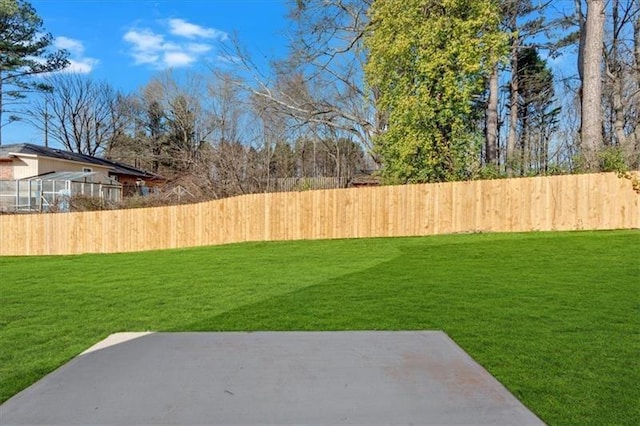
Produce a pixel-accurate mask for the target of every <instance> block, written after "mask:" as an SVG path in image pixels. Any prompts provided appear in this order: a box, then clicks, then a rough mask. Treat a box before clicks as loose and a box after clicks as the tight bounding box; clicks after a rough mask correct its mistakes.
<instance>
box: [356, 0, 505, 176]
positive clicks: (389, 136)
mask: <svg viewBox="0 0 640 426" xmlns="http://www.w3.org/2000/svg"><path fill="white" fill-rule="evenodd" d="M370 16H371V17H372V22H373V26H372V31H371V32H370V34H369V35H368V36H367V38H366V45H367V48H368V50H369V55H370V57H369V62H368V63H367V65H366V67H365V73H366V76H367V81H368V82H369V84H370V85H372V86H373V87H376V89H377V90H378V91H379V93H380V102H379V107H380V108H381V109H383V110H385V111H386V112H387V113H388V114H389V129H388V131H387V133H386V134H385V135H383V136H382V137H381V138H380V140H379V141H378V146H379V150H380V153H381V156H382V159H383V161H384V162H385V170H386V171H387V173H390V174H391V175H392V176H393V177H394V178H399V177H402V178H403V179H405V180H414V179H417V178H419V179H424V180H445V179H450V178H452V177H455V176H458V175H461V174H463V173H464V168H465V167H466V165H465V161H464V160H460V159H465V158H467V157H468V155H467V152H468V151H469V150H471V149H472V145H473V144H474V142H473V141H474V140H475V139H476V138H475V137H474V135H473V130H472V129H471V127H470V122H471V119H470V113H471V110H472V102H473V100H474V99H475V98H476V97H477V95H478V94H479V93H480V92H481V91H482V89H483V78H484V76H485V75H487V74H488V72H489V70H490V68H491V67H492V66H493V63H494V62H495V60H496V58H497V57H499V56H500V55H501V54H503V52H506V41H507V39H506V35H503V34H501V33H499V31H498V22H499V14H498V10H497V7H496V3H495V2H494V1H493V0H402V1H399V0H377V1H375V2H374V3H373V5H372V6H371V10H370ZM503 45H504V48H503ZM454 159H457V160H455V161H454ZM459 160H460V161H459Z"/></svg>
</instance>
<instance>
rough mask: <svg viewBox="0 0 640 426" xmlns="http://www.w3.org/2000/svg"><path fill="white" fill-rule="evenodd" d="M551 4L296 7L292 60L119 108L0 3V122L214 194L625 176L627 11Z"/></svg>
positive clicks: (639, 11)
mask: <svg viewBox="0 0 640 426" xmlns="http://www.w3.org/2000/svg"><path fill="white" fill-rule="evenodd" d="M563 5H564V6H563V7H565V9H559V6H558V2H552V1H548V2H546V3H545V2H533V1H531V0H295V1H293V0H292V1H289V14H288V19H289V22H290V23H291V33H290V39H291V44H290V46H288V47H289V49H288V55H287V56H286V57H285V58H280V59H278V60H274V61H273V62H272V63H271V64H270V67H269V69H268V70H265V69H261V68H260V67H258V66H256V65H255V63H254V61H253V59H252V58H251V55H250V54H248V53H247V52H246V51H245V50H244V49H243V48H242V46H241V43H240V42H239V41H235V42H233V43H230V44H227V45H226V47H225V49H226V52H227V53H228V56H229V58H233V60H232V63H233V67H229V68H227V69H225V71H224V72H222V71H220V69H217V68H216V67H215V66H214V65H212V64H209V65H206V64H205V66H203V67H202V69H201V70H200V71H189V72H177V71H171V70H168V71H164V72H162V73H160V74H158V75H157V76H156V77H154V78H153V79H151V80H150V81H149V82H148V83H147V84H146V85H145V86H144V87H142V88H140V89H139V90H137V91H136V92H134V93H120V92H118V91H117V90H114V89H113V88H112V86H111V85H110V84H109V83H108V82H101V81H96V80H94V79H93V78H92V77H91V76H87V75H80V74H69V73H59V72H57V73H56V72H54V73H52V72H51V71H58V70H61V69H63V68H64V67H65V66H66V64H67V62H66V56H65V55H66V53H65V52H64V51H51V50H50V49H47V48H48V47H50V44H51V41H52V37H51V35H49V34H46V33H45V32H44V31H43V30H42V21H41V20H40V19H39V18H38V17H37V14H36V12H35V10H33V8H31V6H30V5H29V4H28V3H27V2H26V1H23V0H0V35H2V38H1V40H2V41H1V42H0V77H1V80H0V81H1V82H2V85H1V86H0V93H1V94H2V97H0V107H1V108H0V109H1V110H2V112H3V113H4V115H3V116H0V121H1V123H2V125H3V126H4V125H7V124H9V123H10V122H11V121H14V120H18V119H20V120H27V121H28V122H29V123H31V124H32V125H34V126H36V127H37V128H39V129H41V130H42V132H43V134H44V135H45V138H46V139H45V142H47V143H48V142H49V141H55V142H56V143H59V144H62V145H63V146H64V147H65V148H67V149H69V150H72V151H76V152H82V153H86V154H90V155H103V156H106V157H108V158H112V159H116V160H121V161H125V162H129V163H131V164H134V165H136V166H138V167H142V168H145V169H148V170H150V171H153V172H156V173H159V174H162V175H165V176H167V177H169V178H170V179H172V180H175V181H180V182H184V183H187V182H188V183H189V185H190V186H191V187H197V188H198V189H199V190H201V191H202V192H203V193H208V194H211V195H212V196H215V197H221V196H228V195H234V194H241V193H248V192H256V191H265V190H269V188H270V187H272V182H274V181H276V180H277V179H283V178H290V177H319V176H334V177H337V178H344V179H346V180H348V179H350V178H351V177H352V176H353V175H354V173H357V172H358V171H359V170H375V173H377V174H379V175H380V176H381V178H382V179H383V180H384V181H386V182H389V183H410V182H440V181H450V180H464V179H475V178H492V177H499V176H526V175H536V174H552V173H570V172H583V171H599V170H624V169H629V168H632V169H637V168H638V167H639V162H640V130H638V121H639V120H640V113H639V106H640V105H639V104H640V67H639V64H640V48H639V45H640V3H638V2H637V1H633V0H611V1H608V2H605V1H604V0H582V1H581V0H575V1H574V2H573V4H571V3H563ZM42 34H45V35H44V36H43V35H42ZM38 56H41V57H43V58H47V60H46V61H42V60H34V57H38ZM564 58H575V64H573V66H565V67H563V68H562V74H558V73H557V72H556V70H554V68H553V67H552V66H551V62H550V61H560V60H564V61H565V62H566V59H564ZM573 70H575V71H573ZM38 73H46V77H44V78H42V79H38V80H33V79H29V77H30V76H32V75H33V74H38ZM31 91H37V92H39V95H38V96H28V93H29V92H31ZM23 101H28V108H15V106H16V104H19V103H20V102H23ZM7 113H9V114H10V115H9V116H8V118H7ZM0 141H1V139H0ZM0 143H1V142H0Z"/></svg>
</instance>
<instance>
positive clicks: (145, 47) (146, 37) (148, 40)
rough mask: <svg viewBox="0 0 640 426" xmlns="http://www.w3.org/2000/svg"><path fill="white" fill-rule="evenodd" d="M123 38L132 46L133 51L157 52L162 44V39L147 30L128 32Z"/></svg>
mask: <svg viewBox="0 0 640 426" xmlns="http://www.w3.org/2000/svg"><path fill="white" fill-rule="evenodd" d="M123 38H124V40H125V41H128V42H129V43H131V44H132V45H133V49H134V51H146V52H148V51H159V50H161V49H162V44H163V43H164V37H162V36H161V35H159V34H154V33H153V32H152V31H151V30H149V29H143V30H140V31H138V30H129V31H127V32H126V33H125V35H124V37H123Z"/></svg>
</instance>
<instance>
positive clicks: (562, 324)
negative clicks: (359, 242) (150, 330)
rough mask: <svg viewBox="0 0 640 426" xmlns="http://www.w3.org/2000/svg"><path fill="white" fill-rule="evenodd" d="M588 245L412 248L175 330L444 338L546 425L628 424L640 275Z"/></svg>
mask: <svg viewBox="0 0 640 426" xmlns="http://www.w3.org/2000/svg"><path fill="white" fill-rule="evenodd" d="M628 242H629V240H628V239H627V243H628ZM589 244H590V243H588V242H587V241H585V242H584V244H583V243H582V241H581V240H580V239H579V238H578V239H575V238H574V239H555V240H549V241H546V240H545V238H544V237H543V238H542V239H538V240H537V243H534V242H532V241H527V245H526V246H525V247H522V248H520V249H519V251H518V253H517V254H514V253H513V251H512V249H513V246H512V245H510V244H507V245H505V244H503V243H502V242H501V241H493V242H487V241H481V242H477V243H469V244H464V245H462V244H451V245H439V246H437V247H423V248H420V247H418V246H415V245H407V246H405V247H401V250H400V255H399V256H397V257H396V258H394V259H392V260H390V261H387V262H384V263H381V264H378V265H376V266H374V267H372V268H369V269H366V270H363V271H359V272H356V273H352V274H347V275H344V276H341V277H337V278H333V279H330V280H327V281H325V282H323V283H321V284H316V285H313V286H310V287H306V288H303V289H298V290H296V291H293V292H290V293H287V294H283V295H279V296H275V297H271V298H269V299H267V300H262V301H260V302H258V303H254V304H249V305H245V306H242V307H239V308H236V309H233V310H230V311H227V312H225V313H223V314H220V315H216V316H214V317H211V318H208V319H204V320H199V321H196V322H192V323H189V324H184V325H183V326H182V327H178V328H177V329H176V330H191V331H214V330H216V331H217V330H225V331H249V330H311V331H322V330H444V331H445V332H447V333H448V334H449V335H450V336H451V337H452V338H453V339H454V340H455V341H456V342H457V343H458V344H459V345H460V346H461V347H463V349H465V350H466V351H467V352H468V353H469V354H470V355H471V356H472V357H473V358H474V359H476V360H477V361H478V362H479V363H480V364H482V365H483V366H484V367H485V368H486V369H487V370H489V371H490V372H491V373H492V374H493V375H494V376H496V378H498V380H500V381H501V382H502V383H503V384H505V385H506V386H507V387H508V388H509V390H510V391H511V392H512V393H514V394H515V395H516V396H517V397H518V398H520V399H521V400H522V401H523V402H524V403H525V404H526V405H528V406H529V407H530V408H532V409H533V410H534V411H535V412H536V414H538V415H539V416H540V417H541V418H543V419H544V420H545V421H547V422H550V423H554V422H555V421H560V420H562V421H566V420H567V417H568V416H567V406H571V407H572V411H571V414H570V415H569V418H570V420H571V422H576V423H585V424H586V423H589V420H590V419H593V418H608V419H610V420H612V421H613V423H626V419H628V418H627V417H626V415H625V414H621V413H623V412H625V411H627V413H628V410H629V405H628V404H633V401H634V400H633V398H634V397H633V396H632V395H630V394H629V393H628V391H629V389H632V388H634V386H635V385H634V380H635V379H633V378H632V377H630V375H629V374H628V371H629V370H628V369H629V365H628V364H629V360H631V359H633V357H634V351H633V346H630V345H629V342H630V339H633V335H634V333H635V332H637V321H635V325H634V321H629V320H630V319H631V318H632V317H633V315H634V310H633V302H632V301H633V300H634V288H636V289H637V286H634V285H633V283H632V281H633V274H634V271H636V272H637V267H634V266H633V265H629V264H627V265H626V269H625V266H623V265H621V263H620V261H621V260H623V259H620V258H619V254H614V253H619V251H618V250H612V247H611V246H609V247H590V246H589ZM610 244H613V243H610ZM615 244H623V245H624V244H625V242H624V239H621V240H620V241H617V242H615ZM608 251H610V252H611V254H610V255H607V252H608ZM452 253H453V255H452ZM617 256H618V257H617ZM627 261H628V262H629V261H631V262H632V258H631V257H629V259H627ZM621 267H622V268H623V271H622V273H621V270H620V268H621ZM605 277H608V278H607V281H608V282H606V283H603V279H605ZM630 281H631V283H630ZM612 288H615V291H611V289H612ZM627 298H628V299H627ZM635 298H636V299H637V296H635ZM627 302H630V303H627ZM634 330H635V331H634ZM614 376H615V378H613V377H614ZM637 376H638V374H635V377H636V379H637V378H638V377H637ZM620 380H622V381H623V382H625V383H624V384H622V386H621V383H620ZM637 393H638V392H635V394H637ZM596 413H597V415H596ZM594 415H595V417H594ZM616 416H618V420H617V421H615V419H616Z"/></svg>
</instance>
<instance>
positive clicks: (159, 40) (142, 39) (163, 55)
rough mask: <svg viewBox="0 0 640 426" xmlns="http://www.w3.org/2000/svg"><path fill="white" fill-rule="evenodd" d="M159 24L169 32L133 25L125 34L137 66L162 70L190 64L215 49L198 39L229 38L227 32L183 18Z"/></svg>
mask: <svg viewBox="0 0 640 426" xmlns="http://www.w3.org/2000/svg"><path fill="white" fill-rule="evenodd" d="M159 23H160V24H162V25H165V29H167V30H168V32H167V33H159V32H158V31H157V30H155V31H154V30H152V29H150V28H138V29H136V28H132V29H130V30H128V31H127V32H126V33H125V34H124V35H123V37H122V38H123V40H124V41H125V42H127V43H128V44H129V46H130V49H129V55H130V56H131V57H132V58H133V60H134V61H135V64H136V65H150V66H152V67H154V68H158V69H162V68H168V67H173V68H178V67H188V66H190V65H192V64H194V63H196V62H197V61H199V60H201V59H203V57H204V56H205V55H206V54H207V53H208V52H210V51H212V50H213V49H214V47H213V45H212V44H208V43H202V42H195V41H194V39H196V38H199V39H218V40H220V41H223V40H226V39H227V34H226V33H224V32H223V31H220V30H216V29H213V28H204V27H201V26H199V25H195V24H192V23H189V22H187V21H185V20H183V19H170V20H168V21H159ZM167 26H168V28H167ZM184 38H186V39H188V40H189V41H185V40H184Z"/></svg>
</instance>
